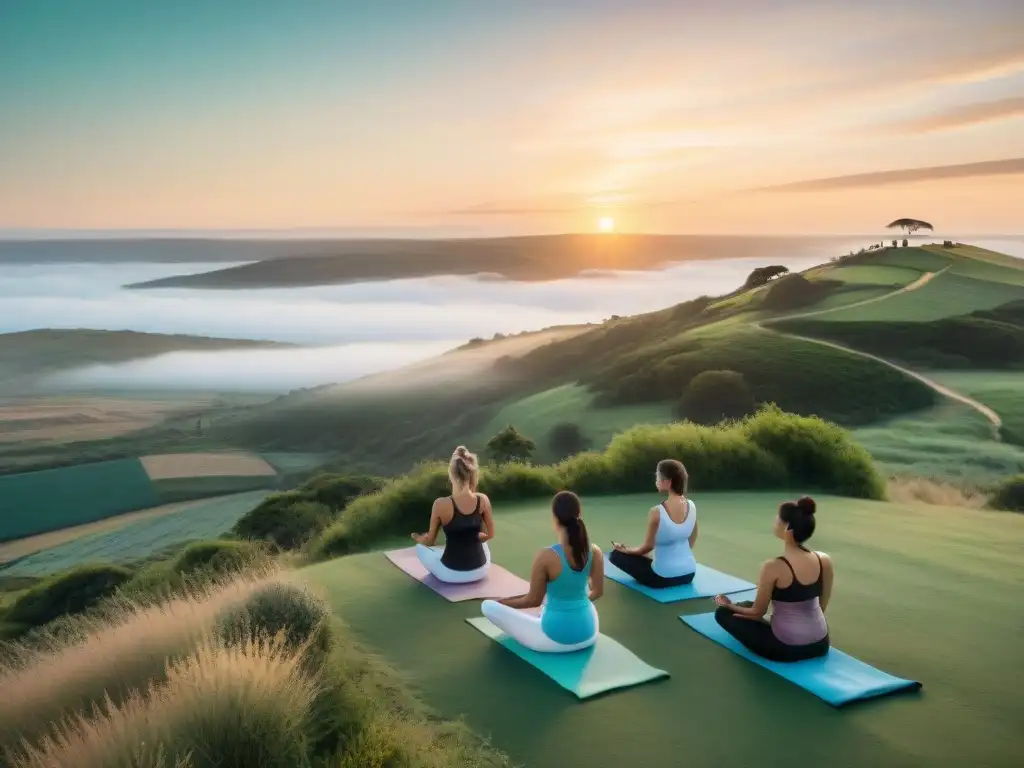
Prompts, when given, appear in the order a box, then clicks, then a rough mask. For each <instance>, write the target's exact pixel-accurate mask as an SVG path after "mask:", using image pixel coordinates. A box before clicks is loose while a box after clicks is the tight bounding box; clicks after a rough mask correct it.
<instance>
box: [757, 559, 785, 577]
mask: <svg viewBox="0 0 1024 768" xmlns="http://www.w3.org/2000/svg"><path fill="white" fill-rule="evenodd" d="M781 565H782V561H781V560H779V558H777V557H771V558H769V559H767V560H765V561H764V562H763V563H761V573H778V572H779V570H780V566H781Z"/></svg>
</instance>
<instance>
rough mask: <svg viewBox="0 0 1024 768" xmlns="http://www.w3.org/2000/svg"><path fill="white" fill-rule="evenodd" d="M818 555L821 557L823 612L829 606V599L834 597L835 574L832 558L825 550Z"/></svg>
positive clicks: (821, 600)
mask: <svg viewBox="0 0 1024 768" xmlns="http://www.w3.org/2000/svg"><path fill="white" fill-rule="evenodd" d="M818 556H819V557H820V558H821V599H820V600H819V602H820V603H821V612H822V613H824V612H825V609H826V608H828V599H829V598H830V597H832V578H833V576H834V574H833V571H832V558H831V557H829V556H828V555H826V554H825V553H823V552H819V553H818Z"/></svg>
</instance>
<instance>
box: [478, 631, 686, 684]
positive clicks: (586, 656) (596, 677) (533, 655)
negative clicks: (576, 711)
mask: <svg viewBox="0 0 1024 768" xmlns="http://www.w3.org/2000/svg"><path fill="white" fill-rule="evenodd" d="M466 621H467V622H468V623H469V624H471V625H472V626H474V627H476V628H477V629H478V630H480V631H481V632H483V633H484V634H485V635H487V637H489V638H491V639H492V640H494V641H495V642H496V643H498V644H499V645H501V646H502V647H504V648H507V649H508V650H510V651H512V653H514V654H515V655H516V656H518V657H519V658H521V659H522V660H523V661H525V662H526V663H527V664H530V665H531V666H534V667H536V668H537V669H539V670H540V671H541V672H543V673H544V674H545V675H547V676H548V677H550V678H551V679H552V680H554V681H555V682H556V683H558V684H559V685H560V686H562V687H563V688H565V689H566V690H567V691H572V692H573V693H574V694H576V697H577V698H579V699H588V698H590V697H591V696H596V695H597V694H599V693H606V692H608V691H613V690H616V689H619V688H629V687H632V686H634V685H640V684H641V683H648V682H650V681H652V680H659V679H661V678H663V677H668V676H669V675H668V672H666V671H665V670H663V669H656V668H654V667H652V666H651V665H649V664H647V663H646V662H644V661H642V660H641V659H640V658H639V657H638V656H637V655H636V654H634V653H633V652H632V651H630V650H629V649H628V648H626V647H625V646H623V645H620V644H619V643H617V642H615V641H614V640H612V639H611V638H610V637H608V636H607V635H599V636H598V638H597V642H596V643H595V644H594V645H592V646H591V647H590V648H587V649H585V650H582V651H573V652H571V653H538V652H537V651H531V650H530V649H529V648H526V647H524V646H522V645H521V644H519V643H518V642H516V641H515V640H513V639H512V638H511V637H509V636H508V635H506V634H505V633H504V632H502V631H501V630H500V629H498V628H497V627H496V626H494V624H492V623H491V622H490V621H488V620H487V619H485V618H483V617H479V618H474V619H466Z"/></svg>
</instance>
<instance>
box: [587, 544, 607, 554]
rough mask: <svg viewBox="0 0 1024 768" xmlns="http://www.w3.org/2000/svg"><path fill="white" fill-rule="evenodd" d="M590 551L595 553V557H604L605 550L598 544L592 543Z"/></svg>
mask: <svg viewBox="0 0 1024 768" xmlns="http://www.w3.org/2000/svg"><path fill="white" fill-rule="evenodd" d="M590 552H591V553H592V554H593V555H594V557H604V552H602V551H601V548H600V547H599V546H597V544H591V545H590Z"/></svg>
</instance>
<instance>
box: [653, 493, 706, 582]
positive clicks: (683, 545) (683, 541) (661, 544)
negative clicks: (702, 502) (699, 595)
mask: <svg viewBox="0 0 1024 768" xmlns="http://www.w3.org/2000/svg"><path fill="white" fill-rule="evenodd" d="M686 504H687V506H688V507H689V511H688V513H687V515H686V519H685V520H683V522H681V523H677V522H676V521H675V520H673V519H672V518H671V517H669V516H668V510H667V509H665V505H664V504H660V505H658V509H659V510H660V512H659V514H660V515H661V518H660V519H659V520H658V532H657V534H655V536H654V562H653V563H652V564H651V569H652V570H653V571H654V572H655V573H656V574H658V575H659V576H661V577H663V578H666V579H671V578H673V577H675V576H685V575H687V574H689V573H693V572H694V571H696V570H697V561H696V560H694V559H693V551H692V550H691V549H690V534H691V533H693V526H695V525H696V524H697V505H696V504H694V503H693V502H692V501H691V500H690V499H687V500H686Z"/></svg>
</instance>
